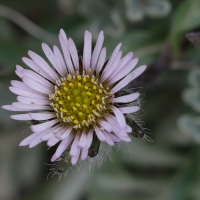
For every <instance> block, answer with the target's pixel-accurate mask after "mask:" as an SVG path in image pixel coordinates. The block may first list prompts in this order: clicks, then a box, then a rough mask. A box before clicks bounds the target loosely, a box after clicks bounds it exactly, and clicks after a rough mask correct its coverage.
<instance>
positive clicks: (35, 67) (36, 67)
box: [22, 57, 56, 83]
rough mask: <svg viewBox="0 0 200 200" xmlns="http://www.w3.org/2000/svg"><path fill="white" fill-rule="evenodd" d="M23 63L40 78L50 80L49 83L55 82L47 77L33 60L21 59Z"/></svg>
mask: <svg viewBox="0 0 200 200" xmlns="http://www.w3.org/2000/svg"><path fill="white" fill-rule="evenodd" d="M22 60H23V62H24V63H25V64H26V65H28V66H29V67H30V68H31V69H32V70H34V71H35V72H37V73H38V74H40V75H41V76H43V77H45V78H46V79H48V80H50V81H51V82H53V83H55V82H56V81H55V80H54V79H53V78H52V77H51V76H49V75H48V74H47V73H46V72H45V71H44V70H43V69H42V68H41V67H40V66H38V64H37V63H36V62H34V61H33V60H31V59H29V58H25V57H23V58H22Z"/></svg>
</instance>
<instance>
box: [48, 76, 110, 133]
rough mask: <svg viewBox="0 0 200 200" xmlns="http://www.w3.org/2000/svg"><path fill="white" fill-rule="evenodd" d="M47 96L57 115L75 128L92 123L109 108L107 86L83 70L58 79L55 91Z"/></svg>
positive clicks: (101, 116)
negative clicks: (80, 72) (81, 72)
mask: <svg viewBox="0 0 200 200" xmlns="http://www.w3.org/2000/svg"><path fill="white" fill-rule="evenodd" d="M49 96H50V100H51V101H52V102H51V104H50V105H51V106H52V107H53V108H54V110H55V111H56V115H57V117H58V118H59V119H60V120H61V121H62V122H63V123H66V124H67V125H71V126H73V127H74V128H76V129H78V128H84V127H89V126H90V125H91V124H92V125H94V124H95V123H97V121H98V120H99V119H101V118H103V116H104V115H105V114H106V113H107V112H108V109H109V105H108V97H109V96H110V95H109V91H108V88H106V89H105V88H104V86H103V85H102V84H101V83H100V82H99V80H98V79H97V78H96V77H95V76H94V75H85V73H84V72H83V74H82V75H80V74H79V73H77V74H76V75H71V74H68V76H67V77H66V78H62V79H61V80H58V81H57V85H56V86H55V93H54V94H51V95H49Z"/></svg>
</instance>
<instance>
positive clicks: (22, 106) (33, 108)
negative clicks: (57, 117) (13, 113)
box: [12, 102, 51, 111]
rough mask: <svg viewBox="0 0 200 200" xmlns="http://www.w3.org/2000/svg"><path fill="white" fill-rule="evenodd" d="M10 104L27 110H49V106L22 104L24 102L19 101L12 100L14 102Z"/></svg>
mask: <svg viewBox="0 0 200 200" xmlns="http://www.w3.org/2000/svg"><path fill="white" fill-rule="evenodd" d="M12 105H13V106H14V107H15V108H19V109H26V110H29V111H32V110H50V109H51V107H50V106H43V105H34V104H24V103H21V102H14V103H12Z"/></svg>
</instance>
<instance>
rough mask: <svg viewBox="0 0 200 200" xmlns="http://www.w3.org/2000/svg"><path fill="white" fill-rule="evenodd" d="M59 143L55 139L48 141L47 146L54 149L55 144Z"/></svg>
mask: <svg viewBox="0 0 200 200" xmlns="http://www.w3.org/2000/svg"><path fill="white" fill-rule="evenodd" d="M58 142H59V140H58V139H57V138H55V137H53V138H51V139H50V140H48V142H47V146H49V147H52V146H54V145H55V144H57V143H58Z"/></svg>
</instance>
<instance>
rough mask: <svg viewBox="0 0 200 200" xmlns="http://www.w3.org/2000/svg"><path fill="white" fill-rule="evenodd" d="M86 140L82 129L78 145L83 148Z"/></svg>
mask: <svg viewBox="0 0 200 200" xmlns="http://www.w3.org/2000/svg"><path fill="white" fill-rule="evenodd" d="M86 140H87V137H86V132H85V131H83V132H82V133H81V137H80V141H79V143H78V147H79V148H81V149H83V148H84V147H85V146H86Z"/></svg>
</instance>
